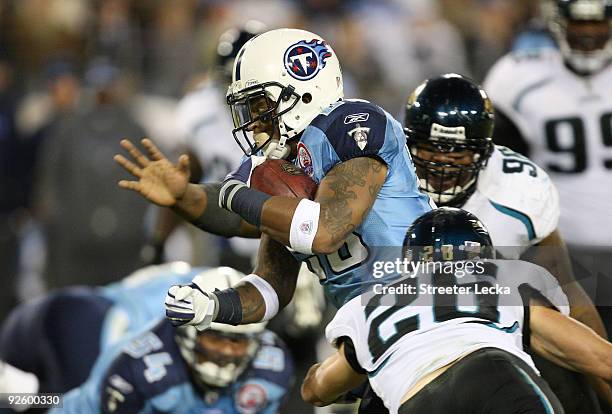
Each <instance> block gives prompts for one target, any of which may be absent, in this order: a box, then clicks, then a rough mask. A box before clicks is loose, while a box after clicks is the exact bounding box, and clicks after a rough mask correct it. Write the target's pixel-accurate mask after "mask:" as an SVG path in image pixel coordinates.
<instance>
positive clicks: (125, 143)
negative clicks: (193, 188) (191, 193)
mask: <svg viewBox="0 0 612 414" xmlns="http://www.w3.org/2000/svg"><path fill="white" fill-rule="evenodd" d="M141 143H142V146H143V147H145V148H146V150H147V151H148V153H149V156H148V157H147V156H146V155H144V154H143V153H142V152H140V150H138V148H136V147H135V146H134V144H132V142H130V141H129V140H127V139H124V140H121V146H122V147H123V148H124V149H125V150H126V151H127V152H128V153H129V154H130V156H131V157H132V161H130V160H128V159H127V158H125V157H124V156H123V155H120V154H117V155H115V156H114V160H115V161H116V162H117V164H119V165H121V166H122V167H123V168H125V169H126V170H127V171H128V172H129V173H130V174H132V175H133V176H134V177H136V178H138V181H128V180H121V181H119V187H121V188H126V189H128V190H132V191H136V192H137V193H140V194H141V195H142V196H143V197H145V198H146V199H147V200H149V201H151V202H153V203H155V204H157V205H160V206H162V207H172V206H173V205H174V204H176V203H177V202H178V201H179V200H180V199H181V198H182V197H183V195H184V194H185V191H186V190H187V185H188V184H189V157H188V156H187V155H185V154H183V155H181V156H180V158H179V160H178V164H176V165H174V164H172V163H171V162H170V161H169V160H168V159H167V158H166V157H165V156H164V155H163V154H162V153H161V151H160V150H159V149H158V148H157V147H156V146H155V144H153V142H152V141H151V140H149V139H146V138H145V139H143V140H142V141H141Z"/></svg>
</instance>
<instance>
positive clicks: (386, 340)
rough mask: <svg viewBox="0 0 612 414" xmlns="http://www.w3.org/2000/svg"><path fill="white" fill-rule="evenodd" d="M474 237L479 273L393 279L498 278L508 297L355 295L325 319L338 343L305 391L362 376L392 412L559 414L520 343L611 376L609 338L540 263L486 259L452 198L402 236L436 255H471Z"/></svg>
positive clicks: (321, 397)
mask: <svg viewBox="0 0 612 414" xmlns="http://www.w3.org/2000/svg"><path fill="white" fill-rule="evenodd" d="M475 246H477V247H478V248H477V249H476V251H477V252H478V253H477V254H478V255H479V256H480V257H479V258H478V260H482V259H483V258H484V259H485V260H484V266H485V267H486V270H485V272H483V273H480V274H479V273H472V274H469V275H464V276H463V277H461V278H458V277H455V275H453V274H450V275H448V274H442V273H436V272H434V273H425V272H422V273H420V274H418V275H416V277H414V278H407V279H399V280H394V281H392V283H393V285H399V284H400V283H404V284H411V285H415V286H418V285H419V284H421V283H425V284H427V285H433V286H447V287H449V286H455V285H460V286H464V287H465V286H472V287H473V286H475V285H483V286H491V285H493V284H499V285H502V286H505V287H509V288H510V289H511V295H508V296H506V297H502V296H501V295H490V294H489V295H477V294H475V292H476V291H475V290H474V289H472V290H471V293H469V294H466V295H461V297H458V295H442V294H435V295H419V294H418V293H416V294H412V295H405V296H400V295H396V296H392V295H389V296H386V297H385V296H384V295H366V296H362V297H356V298H353V299H352V300H351V301H350V302H349V303H347V304H346V305H345V306H343V307H342V308H341V309H340V310H339V311H338V313H337V314H336V316H335V318H334V320H333V321H332V322H331V323H330V324H329V325H328V326H327V328H326V335H327V338H328V340H329V341H330V342H331V343H332V344H335V345H336V346H338V347H339V351H338V352H337V353H336V354H334V355H332V356H331V357H330V358H328V359H327V360H326V361H324V362H323V363H321V364H317V365H315V366H313V367H312V368H311V370H310V372H309V375H308V376H307V378H306V379H305V380H304V384H303V386H302V396H303V398H304V399H305V400H307V401H309V402H311V403H313V404H315V405H318V406H324V405H327V404H330V403H331V402H333V401H334V400H335V399H336V398H338V397H339V396H341V395H342V394H343V393H345V392H348V391H349V390H350V389H352V388H353V387H355V386H357V385H358V384H359V383H361V382H362V381H364V380H365V379H366V378H369V381H370V384H371V385H372V387H373V388H374V390H375V391H376V393H377V394H378V395H379V396H381V398H382V399H383V401H384V403H385V405H386V406H387V407H388V408H389V410H390V412H392V413H432V414H435V413H449V412H461V413H495V414H506V413H507V414H510V413H523V412H530V413H547V414H550V413H562V412H563V409H562V408H561V406H560V403H559V401H558V400H557V398H556V397H555V395H554V394H553V393H552V392H551V391H550V389H549V388H548V386H547V384H546V383H545V382H544V381H543V380H542V379H541V378H540V377H539V376H538V374H537V369H536V368H535V365H534V363H533V361H532V360H531V358H530V357H529V355H528V354H527V353H525V352H524V350H523V348H531V349H532V350H533V351H535V352H537V353H539V354H540V355H542V356H544V357H546V358H548V359H550V360H552V361H554V362H555V363H557V364H560V365H562V366H565V367H567V368H570V369H573V370H577V371H581V372H585V373H590V374H592V375H596V376H599V377H601V378H603V379H604V380H605V381H608V382H609V381H610V380H612V344H610V343H609V342H607V341H606V340H604V339H603V338H601V337H599V336H598V335H597V334H596V333H595V332H593V331H592V330H591V329H589V328H588V327H586V326H584V325H582V324H581V323H579V322H576V321H575V320H573V319H571V318H569V317H567V314H568V313H569V309H568V306H567V298H566V297H565V295H564V293H563V291H562V290H561V289H560V287H559V285H558V283H557V282H556V280H555V279H554V278H553V277H552V276H551V275H550V274H549V273H548V272H547V271H546V270H545V269H544V268H541V267H539V266H537V265H534V264H531V263H528V262H523V261H516V260H494V259H486V258H487V256H490V255H494V250H493V249H492V248H491V239H490V237H489V235H488V233H487V231H486V229H485V228H484V227H483V226H482V224H481V223H480V222H479V221H478V219H477V218H476V217H475V216H474V215H472V214H470V213H468V212H465V211H463V210H459V209H455V208H448V207H445V208H440V209H438V210H434V211H432V212H429V213H426V214H425V215H423V216H422V217H421V218H419V219H417V220H416V221H415V222H414V223H413V225H412V226H411V227H410V229H409V230H408V232H407V234H406V241H405V248H406V254H407V255H408V257H410V258H411V260H415V258H419V257H422V255H423V254H424V253H425V254H429V255H430V257H431V259H433V260H434V261H442V260H444V259H447V260H470V256H469V252H473V251H474V247H475ZM432 253H433V254H432ZM449 253H450V254H449ZM472 259H474V258H472ZM417 260H418V259H417ZM417 292H418V290H417ZM389 303H393V305H389ZM366 374H367V377H366ZM608 388H609V385H608Z"/></svg>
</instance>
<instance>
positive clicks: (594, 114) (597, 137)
mask: <svg viewBox="0 0 612 414" xmlns="http://www.w3.org/2000/svg"><path fill="white" fill-rule="evenodd" d="M610 85H612V65H610V64H609V65H608V66H607V67H606V68H604V69H603V70H602V71H601V72H599V73H596V74H593V75H592V76H588V77H581V76H578V75H576V74H575V73H573V72H572V71H570V70H569V69H568V68H567V67H566V66H565V64H564V63H563V58H562V56H561V54H560V53H559V52H558V51H557V50H553V49H542V50H535V51H534V50H532V51H523V52H516V53H513V54H509V55H507V56H505V57H503V58H502V59H501V60H500V61H499V62H497V63H496V64H495V65H494V66H493V68H492V69H491V71H490V72H489V74H488V76H487V79H486V80H485V82H484V87H485V89H486V91H487V92H488V93H489V96H490V97H491V99H492V101H493V105H494V106H495V107H496V109H497V110H498V115H499V114H503V115H505V117H507V118H508V119H509V120H510V121H511V122H512V123H513V124H514V125H515V126H516V129H518V132H519V133H520V135H522V137H523V139H524V141H525V144H526V145H527V146H528V148H529V156H530V158H531V159H532V160H533V161H535V162H536V163H537V164H538V165H540V166H541V167H542V168H543V169H544V170H546V171H547V172H548V173H549V175H550V177H551V179H552V180H553V182H554V183H555V184H556V186H557V188H558V190H559V195H560V204H561V218H560V222H559V229H560V230H561V233H562V234H563V236H564V238H565V239H566V241H567V242H568V244H573V245H591V246H593V245H599V246H610V245H611V244H612V222H611V221H610V220H608V219H607V217H608V213H609V210H610V207H611V206H612V192H611V191H609V190H608V188H609V187H610V181H611V179H612V88H611V87H610ZM508 138H510V137H508ZM520 138H521V137H520V136H517V137H516V140H517V142H518V140H520Z"/></svg>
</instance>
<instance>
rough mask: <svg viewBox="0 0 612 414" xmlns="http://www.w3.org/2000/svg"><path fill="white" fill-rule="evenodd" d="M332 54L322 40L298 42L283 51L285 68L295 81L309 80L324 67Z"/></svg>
mask: <svg viewBox="0 0 612 414" xmlns="http://www.w3.org/2000/svg"><path fill="white" fill-rule="evenodd" d="M331 55H332V54H331V52H330V51H329V49H328V47H327V45H326V44H325V42H324V41H322V40H317V39H313V40H311V41H310V42H308V41H306V40H300V41H299V42H297V43H295V44H293V45H291V46H289V47H288V48H287V50H286V51H285V57H284V59H285V68H286V69H287V71H288V72H289V74H290V75H291V76H292V77H293V78H295V79H297V80H302V81H304V80H309V79H312V78H314V77H315V76H317V73H319V71H320V70H321V69H323V68H324V67H325V60H326V59H327V58H328V57H330V56H331Z"/></svg>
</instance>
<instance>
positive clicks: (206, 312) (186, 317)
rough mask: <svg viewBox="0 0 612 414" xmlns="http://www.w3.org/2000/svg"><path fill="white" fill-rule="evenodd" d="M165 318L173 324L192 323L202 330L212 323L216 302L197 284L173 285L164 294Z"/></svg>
mask: <svg viewBox="0 0 612 414" xmlns="http://www.w3.org/2000/svg"><path fill="white" fill-rule="evenodd" d="M165 306H166V318H168V319H170V322H171V323H172V325H174V326H181V325H193V326H195V327H196V329H197V330H199V331H203V330H205V329H207V328H208V327H209V326H210V324H211V323H212V320H213V317H214V316H215V312H216V310H217V309H216V308H217V304H216V302H215V300H214V299H213V297H211V296H209V294H208V293H206V292H204V291H202V290H201V289H200V288H199V286H198V285H196V284H195V283H191V284H190V285H184V286H179V285H174V286H171V287H170V289H168V293H167V294H166V301H165Z"/></svg>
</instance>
